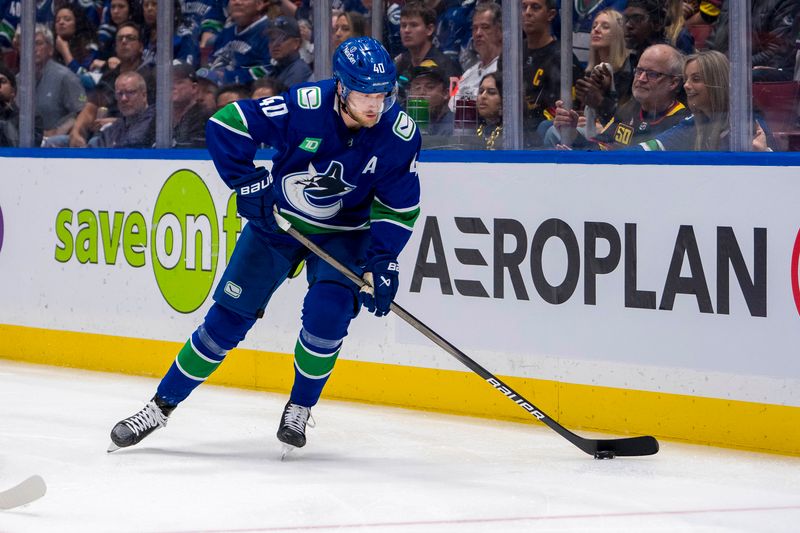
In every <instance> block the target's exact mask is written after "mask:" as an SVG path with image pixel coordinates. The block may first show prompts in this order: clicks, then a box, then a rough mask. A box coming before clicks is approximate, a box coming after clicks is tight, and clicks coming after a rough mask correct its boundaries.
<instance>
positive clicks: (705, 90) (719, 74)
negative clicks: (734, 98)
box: [638, 50, 772, 152]
mask: <svg viewBox="0 0 800 533" xmlns="http://www.w3.org/2000/svg"><path fill="white" fill-rule="evenodd" d="M684 77H685V79H686V81H685V85H684V88H685V89H686V96H687V100H688V103H689V109H690V110H691V111H692V116H691V117H689V118H688V119H686V120H684V121H683V122H681V123H680V124H678V125H677V126H675V127H674V128H672V129H670V130H667V131H665V132H664V133H662V134H661V135H658V136H656V137H655V138H653V139H651V140H648V141H645V142H641V143H639V145H638V148H640V149H643V150H648V151H650V150H654V151H662V150H668V151H672V150H728V149H730V122H729V118H728V106H729V85H728V83H729V81H730V65H729V63H728V58H726V57H725V55H723V54H722V53H720V52H717V51H713V50H706V51H703V52H698V53H697V54H694V55H692V56H689V58H688V59H687V60H686V66H685V67H684ZM753 150H754V151H757V152H764V151H772V149H771V148H770V147H769V143H768V138H767V135H766V134H765V128H764V127H763V125H762V124H761V123H760V122H759V121H756V123H755V133H754V137H753Z"/></svg>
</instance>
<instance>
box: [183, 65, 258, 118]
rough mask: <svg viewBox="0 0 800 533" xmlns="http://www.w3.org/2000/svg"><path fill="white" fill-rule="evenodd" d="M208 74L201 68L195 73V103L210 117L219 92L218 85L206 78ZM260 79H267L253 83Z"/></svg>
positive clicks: (206, 70)
mask: <svg viewBox="0 0 800 533" xmlns="http://www.w3.org/2000/svg"><path fill="white" fill-rule="evenodd" d="M208 73H209V72H208V69H204V68H201V69H199V70H198V71H197V72H196V73H195V77H196V78H197V92H198V94H197V101H198V102H199V103H200V105H201V107H202V108H203V109H205V110H206V112H208V115H209V116H211V115H212V114H213V113H214V112H215V111H216V110H217V90H219V85H217V82H216V81H215V80H213V79H211V78H209V77H207V76H208ZM262 79H269V78H260V79H258V80H256V81H254V82H253V83H258V82H259V81H261V80H262Z"/></svg>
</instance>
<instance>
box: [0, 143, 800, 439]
mask: <svg viewBox="0 0 800 533" xmlns="http://www.w3.org/2000/svg"><path fill="white" fill-rule="evenodd" d="M64 153H65V154H70V155H69V157H65V158H55V157H53V156H52V154H53V152H48V154H47V155H48V156H49V157H46V158H38V157H36V158H34V157H6V158H0V165H2V167H1V168H2V169H3V172H2V175H3V176H2V179H0V211H1V213H2V214H0V218H1V219H2V223H1V224H0V228H1V229H0V273H2V276H0V294H2V295H3V297H2V300H0V357H5V358H10V359H16V360H23V361H30V362H38V363H44V364H55V365H64V366H73V367H80V368H88V369H95V370H102V371H112V372H123V373H131V374H143V375H151V376H160V375H162V374H163V373H164V371H165V370H166V368H167V367H168V366H169V364H170V363H171V361H172V358H173V357H174V354H175V353H176V351H177V349H178V348H179V347H180V344H182V343H183V342H184V341H185V338H186V336H187V335H188V334H189V333H190V332H191V331H192V330H193V329H194V328H195V327H196V325H197V323H198V322H199V321H200V320H201V319H202V316H203V313H204V312H205V310H207V309H208V306H209V305H210V296H209V292H210V291H211V289H212V287H213V285H214V282H215V280H217V279H219V276H220V275H221V272H222V270H223V269H224V265H225V264H226V262H227V257H228V254H229V253H230V250H231V249H232V247H233V243H234V242H235V238H236V232H237V230H238V229H240V227H241V226H240V224H241V223H240V221H239V220H238V219H237V218H236V216H235V207H234V205H233V202H232V197H231V194H230V192H229V191H228V190H227V189H226V188H225V187H224V185H222V183H221V182H220V180H219V179H218V178H217V177H216V174H215V171H214V169H213V165H212V164H211V163H210V162H209V161H207V160H205V159H202V158H194V156H191V157H190V156H186V158H185V159H175V157H180V156H181V155H182V153H180V152H178V153H169V154H168V155H167V157H168V158H165V159H144V158H142V155H143V154H146V155H147V157H164V156H165V155H166V154H164V153H163V152H144V153H137V152H124V153H122V152H94V154H95V155H97V156H98V158H96V159H78V158H76V157H75V152H74V151H68V152H64ZM79 153H80V154H81V155H84V154H85V153H86V152H79ZM36 154H37V155H38V152H37V153H36ZM119 154H122V155H123V156H124V157H127V158H128V159H111V157H113V156H117V155H119ZM154 154H156V155H154ZM426 155H428V157H427V158H425V157H424V158H423V160H422V163H421V164H420V174H421V181H422V184H423V205H422V215H421V217H420V220H419V222H418V224H417V228H416V230H415V233H414V236H413V238H412V240H411V241H410V243H409V245H408V246H407V247H406V250H405V251H404V254H403V256H402V257H401V258H400V263H401V266H402V268H403V272H402V280H403V286H402V288H401V291H400V294H399V295H398V301H399V302H400V303H401V304H402V305H403V306H404V307H405V308H407V309H408V310H410V311H411V312H412V313H414V314H415V315H417V316H418V317H419V318H420V319H421V320H423V322H425V323H426V324H428V325H429V326H431V327H432V328H433V329H435V330H436V331H437V332H439V333H440V334H441V335H442V336H444V337H445V338H447V339H448V340H449V341H451V342H452V343H453V344H455V345H456V346H458V347H459V348H460V349H461V350H462V351H464V352H466V353H467V354H469V355H470V357H472V358H474V359H475V360H476V361H478V362H479V363H480V364H481V365H483V366H485V367H486V368H487V369H489V370H490V371H491V372H493V373H494V374H496V375H498V376H502V377H503V379H507V380H508V382H509V384H511V385H512V386H513V387H514V388H515V389H516V390H517V391H518V392H520V393H521V394H523V395H524V396H525V397H526V398H527V399H529V400H531V401H532V402H533V403H535V404H536V405H537V406H538V407H540V408H541V409H542V410H544V411H545V412H547V413H548V414H550V415H551V416H553V417H554V418H556V419H558V420H559V421H560V422H561V423H563V424H565V425H567V426H569V427H573V428H577V429H584V430H589V429H592V430H602V431H610V432H618V433H629V434H641V433H649V434H655V435H657V436H660V437H665V438H670V439H679V440H686V441H690V442H700V443H708V444H714V445H720V446H732V447H740V448H746V449H754V450H764V451H773V452H778V453H787V454H800V429H798V428H800V387H798V385H800V358H798V357H797V356H796V350H795V348H794V347H796V346H797V345H798V344H800V328H798V326H800V311H798V309H799V307H798V302H800V288H798V287H800V284H798V281H797V280H798V265H797V264H798V246H797V243H796V241H797V236H798V228H800V220H797V219H798V216H797V215H795V212H796V209H793V203H794V198H796V197H798V193H800V184H798V183H796V181H797V180H796V176H797V168H796V167H794V166H792V165H795V164H796V162H795V161H794V160H793V159H790V158H784V159H782V160H779V161H778V162H779V163H780V162H781V161H783V164H784V165H785V166H781V165H778V164H776V163H775V160H772V161H771V162H770V164H772V165H773V166H761V165H760V163H761V162H758V161H755V160H753V159H745V160H744V161H734V160H733V158H728V159H724V160H723V159H719V156H717V159H716V160H715V159H714V157H712V156H709V155H692V158H696V159H690V158H686V159H683V160H681V159H680V158H676V159H674V162H676V163H677V164H673V165H665V164H645V163H648V162H649V161H646V160H641V159H625V158H623V157H621V156H617V157H616V159H612V158H605V159H600V160H599V161H588V160H579V161H578V164H565V163H563V162H559V161H555V160H553V159H552V156H550V157H551V158H550V160H547V157H548V156H545V157H544V158H543V160H542V161H538V160H536V161H534V160H530V161H528V160H520V158H519V156H518V155H515V156H513V157H512V156H507V157H503V156H498V157H495V158H494V159H492V160H488V161H486V160H484V161H466V160H464V161H455V160H448V159H447V157H445V156H443V155H442V154H426ZM200 157H202V156H200ZM463 157H464V156H462V158H463ZM480 157H483V158H486V157H487V156H486V155H481V156H480ZM529 157H531V156H529ZM559 157H561V156H559ZM434 158H436V161H434ZM700 158H702V159H700ZM467 159H468V157H467ZM661 162H663V161H661ZM692 162H700V163H703V166H695V165H691V164H689V163H692ZM710 163H716V164H717V165H720V166H708V164H710ZM722 163H725V164H726V165H727V166H721V165H722ZM189 235H191V236H193V238H189V237H188V236H189ZM301 278H302V277H301ZM304 289H305V282H304V280H302V279H298V280H293V281H291V282H289V283H287V284H286V285H285V286H284V287H283V288H282V289H281V290H280V291H279V292H278V293H277V294H276V296H275V298H274V299H273V301H272V302H271V305H270V307H269V309H268V313H267V317H266V318H265V319H264V320H262V321H259V323H258V324H257V326H256V328H254V330H253V331H252V332H251V333H250V335H249V337H248V339H247V340H246V341H245V343H243V344H242V346H241V348H240V349H238V350H236V351H235V352H233V353H232V354H231V355H230V356H229V358H228V361H226V364H225V365H222V367H221V369H220V370H219V371H218V372H217V373H216V374H215V375H214V376H213V377H212V379H211V382H213V383H219V384H225V385H232V386H237V387H246V388H253V389H261V390H274V391H286V390H288V388H289V386H290V384H291V379H292V365H291V355H289V354H290V353H291V351H292V348H293V345H294V342H295V337H296V334H297V330H298V326H299V308H300V301H301V299H302V295H303V292H304ZM465 325H466V326H468V327H464V326H465ZM481 381H482V380H481V379H480V378H478V377H477V376H475V375H474V374H472V373H471V372H465V369H464V368H463V367H462V366H461V365H460V364H459V363H458V362H457V361H456V360H454V359H453V358H452V357H450V356H449V355H447V354H445V353H443V352H442V351H441V350H439V349H438V348H435V347H433V346H432V345H431V343H430V342H429V341H428V340H427V339H425V338H424V337H422V336H421V335H420V334H419V333H417V332H416V331H415V330H413V329H411V328H410V327H408V326H406V325H405V324H404V323H402V322H401V321H400V320H399V319H397V318H394V317H390V318H388V319H384V320H377V319H375V318H373V317H370V316H359V317H358V318H357V319H356V320H355V321H354V323H353V324H352V326H351V335H350V337H348V339H347V341H346V343H345V349H344V350H343V353H342V356H341V358H340V361H339V363H338V364H337V370H336V373H335V374H334V377H333V378H332V379H331V381H330V382H329V385H328V387H327V388H326V396H327V397H331V398H343V399H351V400H358V401H367V402H376V403H386V404H392V405H402V406H409V407H414V408H420V409H430V410H442V411H447V412H455V413H462V414H469V415H478V416H487V417H496V418H508V419H519V420H527V419H528V418H529V417H527V415H526V414H525V413H524V411H522V410H521V409H519V407H518V406H516V405H514V404H513V403H511V402H509V401H508V400H507V399H505V398H504V397H503V396H502V395H500V394H498V393H497V391H495V390H493V389H492V388H491V387H488V386H487V385H486V384H485V383H481ZM150 393H151V391H145V392H144V394H145V395H147V394H150Z"/></svg>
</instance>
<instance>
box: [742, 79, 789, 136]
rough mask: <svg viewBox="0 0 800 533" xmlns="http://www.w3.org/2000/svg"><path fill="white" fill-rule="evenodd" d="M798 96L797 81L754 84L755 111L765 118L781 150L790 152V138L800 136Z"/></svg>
mask: <svg viewBox="0 0 800 533" xmlns="http://www.w3.org/2000/svg"><path fill="white" fill-rule="evenodd" d="M798 96H800V82H797V81H775V82H756V83H753V109H754V110H755V111H756V112H758V113H760V114H761V116H762V117H764V120H765V121H766V123H767V126H769V129H770V130H771V131H772V134H773V136H774V137H775V140H776V142H777V143H778V149H779V150H788V149H789V137H790V136H794V135H797V134H800V130H798V127H797V106H798V103H800V99H799V98H798ZM792 144H794V143H792Z"/></svg>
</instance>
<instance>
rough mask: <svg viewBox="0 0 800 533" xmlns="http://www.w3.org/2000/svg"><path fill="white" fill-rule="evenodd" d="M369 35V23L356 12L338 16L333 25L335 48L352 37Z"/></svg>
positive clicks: (346, 12)
mask: <svg viewBox="0 0 800 533" xmlns="http://www.w3.org/2000/svg"><path fill="white" fill-rule="evenodd" d="M366 34H367V23H366V20H364V16H363V15H361V14H360V13H357V12H355V11H345V12H344V13H341V14H339V15H338V16H336V19H335V21H334V25H333V43H332V44H333V48H334V49H335V48H336V47H338V46H339V45H340V44H342V43H343V42H345V41H346V40H347V39H349V38H351V37H363V36H364V35H366Z"/></svg>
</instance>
